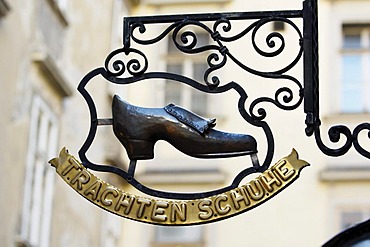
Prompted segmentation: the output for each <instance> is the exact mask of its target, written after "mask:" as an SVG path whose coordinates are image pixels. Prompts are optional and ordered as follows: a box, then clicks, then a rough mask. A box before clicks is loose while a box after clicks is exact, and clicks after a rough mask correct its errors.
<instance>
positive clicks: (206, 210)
mask: <svg viewBox="0 0 370 247" xmlns="http://www.w3.org/2000/svg"><path fill="white" fill-rule="evenodd" d="M211 204H212V201H211V200H210V199H203V200H201V201H200V202H199V204H198V208H199V210H200V211H201V212H200V213H199V214H198V217H199V219H201V220H208V219H209V218H211V217H212V215H213V210H212V208H210V206H211Z"/></svg>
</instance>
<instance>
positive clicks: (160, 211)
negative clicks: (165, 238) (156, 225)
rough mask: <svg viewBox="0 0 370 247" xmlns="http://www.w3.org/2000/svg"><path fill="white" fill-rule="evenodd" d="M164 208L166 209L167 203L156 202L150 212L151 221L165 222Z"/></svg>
mask: <svg viewBox="0 0 370 247" xmlns="http://www.w3.org/2000/svg"><path fill="white" fill-rule="evenodd" d="M165 208H168V202H162V201H156V202H155V203H154V206H153V210H152V220H154V221H166V220H167V216H166V215H165V214H164V209H165Z"/></svg>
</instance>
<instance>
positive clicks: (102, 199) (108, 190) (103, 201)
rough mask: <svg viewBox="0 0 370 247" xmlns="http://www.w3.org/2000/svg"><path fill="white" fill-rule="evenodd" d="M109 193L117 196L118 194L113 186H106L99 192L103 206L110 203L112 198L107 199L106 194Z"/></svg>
mask: <svg viewBox="0 0 370 247" xmlns="http://www.w3.org/2000/svg"><path fill="white" fill-rule="evenodd" d="M109 194H112V195H113V197H117V196H118V191H117V190H116V189H115V188H110V187H108V188H106V189H105V190H104V191H103V193H101V196H100V201H101V203H102V204H103V205H104V206H110V205H112V199H107V196H108V195H109Z"/></svg>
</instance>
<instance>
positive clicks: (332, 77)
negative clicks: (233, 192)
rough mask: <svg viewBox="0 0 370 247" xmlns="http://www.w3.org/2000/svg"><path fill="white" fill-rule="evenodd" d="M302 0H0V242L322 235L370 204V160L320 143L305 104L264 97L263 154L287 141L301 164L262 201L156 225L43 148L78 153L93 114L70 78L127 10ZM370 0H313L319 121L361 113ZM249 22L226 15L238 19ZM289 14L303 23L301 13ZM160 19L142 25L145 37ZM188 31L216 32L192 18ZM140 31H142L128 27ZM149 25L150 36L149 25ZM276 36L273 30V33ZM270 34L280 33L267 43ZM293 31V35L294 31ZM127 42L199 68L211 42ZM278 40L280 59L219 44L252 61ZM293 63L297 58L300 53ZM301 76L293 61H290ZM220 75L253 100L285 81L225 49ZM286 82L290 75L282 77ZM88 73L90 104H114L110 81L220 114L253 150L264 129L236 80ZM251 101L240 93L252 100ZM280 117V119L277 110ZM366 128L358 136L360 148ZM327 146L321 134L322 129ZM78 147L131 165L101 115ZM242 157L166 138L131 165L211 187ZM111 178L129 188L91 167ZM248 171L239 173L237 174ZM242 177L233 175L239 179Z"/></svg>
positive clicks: (114, 40)
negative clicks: (249, 138) (214, 83)
mask: <svg viewBox="0 0 370 247" xmlns="http://www.w3.org/2000/svg"><path fill="white" fill-rule="evenodd" d="M301 8H302V2H301V1H288V0H286V1H256V0H251V1H243V0H214V1H209V0H191V1H183V0H166V1H162V0H137V1H133V0H110V1H104V2H99V3H95V4H92V3H91V2H89V1H86V0H81V1H68V0H40V1H36V0H32V1H25V2H22V1H18V0H16V1H7V0H0V47H1V52H0V81H1V85H3V90H1V91H0V94H1V95H0V105H1V108H0V112H1V115H2V117H1V118H0V123H1V127H2V128H1V130H0V133H1V134H0V136H1V137H2V140H3V142H1V143H0V150H1V152H0V153H1V157H0V161H1V166H0V171H1V172H2V174H3V176H6V177H5V178H4V179H1V180H0V195H1V196H2V198H3V203H1V206H0V218H1V219H2V222H3V225H4V226H6V227H3V228H2V230H1V231H0V240H1V242H2V243H3V244H4V246H107V247H111V246H112V247H113V246H142V247H169V246H185V247H187V246H196V247H198V246H199V247H211V246H212V247H214V246H216V247H221V246H270V245H272V244H274V245H275V246H320V245H322V244H323V243H324V242H326V241H327V240H328V239H330V238H331V237H332V236H334V235H335V234H337V233H338V232H339V231H341V230H343V229H345V228H347V227H349V226H351V225H353V224H355V223H357V222H360V221H363V220H365V219H368V218H369V217H370V200H369V199H368V198H369V196H370V192H369V186H370V173H369V171H370V170H369V161H368V160H367V159H365V158H363V157H360V155H358V154H357V153H356V152H355V151H354V150H350V151H349V153H348V154H346V155H345V156H343V157H339V158H331V157H327V156H325V155H324V154H323V153H322V152H321V151H320V150H319V149H318V147H317V146H316V143H315V140H314V138H313V137H307V136H306V135H305V132H304V129H305V123H304V120H305V115H304V112H303V107H299V108H298V109H297V110H294V111H283V110H280V109H278V108H277V107H275V106H272V105H266V106H265V105H264V106H263V108H265V109H266V111H267V112H268V114H267V117H266V121H268V122H269V123H270V124H271V128H272V131H273V133H274V138H275V146H276V151H275V155H274V158H273V162H276V161H277V160H278V159H280V158H281V157H284V156H287V155H288V154H289V153H290V152H291V150H292V148H295V149H296V150H297V151H298V153H299V155H300V158H302V159H304V160H306V161H307V162H309V163H310V164H311V165H310V167H308V168H305V169H304V170H303V171H302V174H301V177H300V178H299V179H298V180H297V182H295V183H294V184H292V185H291V186H290V187H289V188H288V189H286V190H284V191H283V192H282V193H280V194H279V195H277V196H276V197H274V198H273V199H272V200H269V201H268V202H266V203H265V204H263V205H261V206H259V207H257V208H255V209H253V210H251V211H249V212H246V213H244V214H241V215H238V216H236V217H233V218H230V219H227V220H224V221H220V222H216V223H212V224H208V225H200V226H187V227H175V228H173V227H160V226H154V225H145V224H142V223H138V222H133V221H130V220H127V219H124V218H119V217H118V216H115V215H112V214H109V213H106V212H104V211H103V210H101V209H100V208H98V207H96V206H94V205H93V204H91V203H89V202H88V201H87V200H85V199H83V198H82V197H80V196H78V195H77V193H75V192H74V191H73V190H72V189H71V188H70V187H68V186H67V185H66V184H65V183H64V182H63V181H62V180H61V179H60V178H59V177H57V176H56V175H55V170H54V169H53V168H52V167H51V166H50V165H49V164H48V163H47V161H48V160H49V159H51V158H53V157H55V156H57V154H58V152H59V150H60V149H61V148H62V147H63V146H66V147H67V148H68V149H69V151H70V153H71V154H72V155H74V156H76V157H77V152H78V150H79V148H80V146H81V145H82V143H83V142H84V140H85V138H86V135H87V133H88V128H89V113H88V108H87V106H86V103H85V102H84V100H83V98H82V97H81V95H80V94H79V93H78V92H77V91H76V87H77V85H78V83H79V81H80V80H81V79H82V78H83V76H84V75H86V74H87V73H88V72H89V71H91V70H93V69H95V68H97V67H102V66H104V61H105V58H106V56H107V55H108V54H109V53H110V52H111V51H113V50H115V49H117V48H120V47H121V46H122V42H123V40H122V28H123V23H122V18H123V17H124V16H131V15H132V16H153V15H167V14H182V13H214V12H239V11H265V10H286V9H292V10H295V9H301ZM369 9H370V1H365V0H355V1H348V0H320V1H319V55H320V64H319V67H320V97H321V98H320V111H321V118H322V133H323V134H322V135H323V136H325V134H326V132H327V130H328V129H329V128H330V127H331V126H333V125H336V124H344V125H348V126H349V127H352V129H353V127H355V126H356V125H357V124H358V123H361V122H366V121H369V107H370V102H369V97H368V94H369V93H370V75H369V71H370V66H369V65H370V17H369V15H368V10H369ZM246 23H247V24H248V23H249V24H250V23H251V22H242V21H240V22H236V23H233V28H235V30H236V32H237V31H240V30H243V29H244V28H245V25H246ZM296 24H297V25H298V26H300V27H301V26H302V25H303V24H302V21H299V20H297V22H296ZM163 27H164V26H160V25H158V26H154V27H152V28H150V29H149V28H147V30H146V32H145V33H144V34H142V35H143V36H144V37H148V38H150V37H155V36H156V35H158V34H159V33H160V32H161V31H163ZM189 30H191V31H192V32H194V33H196V35H197V37H198V44H200V45H202V44H209V43H212V37H209V35H208V34H207V33H206V32H204V30H202V29H200V28H197V27H189ZM274 31H276V32H280V33H281V34H283V36H284V38H285V40H286V46H287V47H290V46H289V45H291V44H290V43H289V40H296V39H297V36H296V33H295V32H294V30H293V29H292V27H291V26H289V25H287V24H286V23H285V24H282V23H275V24H271V25H266V26H265V27H264V29H261V36H257V43H258V42H259V43H258V44H260V45H261V47H262V49H265V50H268V51H269V49H273V48H271V47H268V46H267V45H266V41H265V39H266V36H267V35H268V34H270V33H271V32H274ZM138 35H140V34H138ZM145 35H147V36H145ZM276 42H279V40H276ZM277 44H279V43H277ZM296 45H297V44H296ZM132 46H133V47H135V48H136V47H138V48H139V49H142V51H143V52H145V54H146V55H147V56H148V60H149V66H150V70H153V71H168V72H173V73H177V74H182V75H185V76H188V77H190V78H193V79H194V80H196V81H199V82H204V71H205V70H206V69H207V66H208V64H207V57H208V55H209V54H207V53H203V54H197V55H184V53H182V52H179V49H178V48H177V47H176V46H175V45H174V43H173V40H172V38H171V34H170V35H169V36H168V37H165V38H163V40H161V42H158V44H156V45H155V46H154V45H153V46H140V45H138V44H132ZM292 47H293V48H287V52H286V53H283V54H282V56H281V57H280V59H282V60H279V61H275V60H269V59H267V60H263V59H261V57H259V56H258V54H257V55H256V54H255V50H254V49H253V46H252V44H251V41H250V37H247V38H246V39H244V40H243V41H242V42H239V43H230V45H228V47H227V48H228V49H229V51H230V52H231V53H232V54H236V55H237V56H238V58H240V59H241V60H242V61H243V62H245V63H246V64H248V65H249V66H255V67H256V68H257V69H261V70H263V69H266V70H273V69H276V68H277V67H279V66H280V65H281V63H284V61H286V60H288V59H290V58H291V56H292V54H295V53H294V52H296V49H297V47H296V46H294V44H293V45H292ZM299 66H303V63H302V62H299V63H298V68H299ZM294 73H295V76H297V78H299V79H300V80H302V78H303V74H302V71H301V70H300V69H297V70H296V71H294ZM217 76H218V77H219V78H220V79H221V80H222V81H226V82H228V81H235V82H237V83H240V84H241V85H243V86H245V88H246V89H247V90H248V91H247V93H248V96H249V97H250V100H253V99H255V98H256V97H261V96H265V95H266V96H269V97H273V96H274V94H275V92H276V90H277V89H278V88H280V87H282V84H279V83H280V82H279V83H276V82H275V81H267V82H266V81H263V80H261V79H260V78H256V77H255V76H253V75H250V74H249V73H246V72H245V71H243V70H241V69H240V68H238V67H237V66H235V65H233V64H232V63H230V61H229V62H228V65H227V66H225V67H224V68H223V69H222V70H219V71H217ZM282 83H286V82H282ZM91 85H92V86H91V88H90V87H89V90H90V92H91V93H92V95H93V97H94V99H95V102H96V104H97V105H98V114H99V116H100V117H103V118H110V117H111V102H112V98H113V96H114V95H115V94H118V95H120V96H121V97H122V98H124V99H125V100H127V101H128V102H130V103H133V104H135V105H140V106H145V107H163V106H165V105H167V104H168V103H171V102H173V103H176V104H178V105H181V106H183V107H185V108H187V109H190V110H192V111H194V112H196V113H198V114H199V115H202V116H204V117H209V118H212V117H215V118H217V129H220V130H224V131H229V132H238V133H247V134H250V135H253V136H254V137H255V138H256V139H257V141H258V151H259V153H258V156H259V158H260V160H262V161H263V159H264V156H265V155H266V152H267V151H266V150H267V148H266V143H265V142H266V141H265V137H264V134H263V133H262V132H261V131H260V130H259V129H258V128H255V127H253V126H249V125H248V124H247V123H246V121H244V120H243V119H242V118H241V116H240V114H239V113H238V108H237V97H236V96H235V95H234V94H232V93H226V94H220V95H205V94H204V93H201V92H200V91H197V90H194V89H193V88H191V87H188V86H186V85H182V84H179V83H176V82H174V81H172V80H160V79H155V80H151V81H150V82H147V81H144V82H140V83H134V84H130V85H124V86H122V85H121V86H117V85H112V84H111V83H109V82H107V81H106V80H104V79H103V78H97V79H96V80H95V79H94V82H93V83H92V84H91ZM249 102H250V101H249ZM282 119H284V121H282ZM366 134H367V133H365V134H364V135H363V136H361V137H360V142H361V143H362V144H363V146H364V147H368V150H369V149H370V145H368V144H367V143H368V138H367V136H366ZM324 141H325V143H328V145H330V146H334V147H336V146H338V145H339V146H340V144H341V142H339V144H338V145H337V144H333V145H331V144H330V141H329V140H324ZM88 156H89V158H90V159H91V160H93V161H94V162H99V163H106V164H111V165H115V166H118V167H120V168H122V169H127V168H128V159H127V155H126V152H125V150H124V149H123V147H122V146H121V144H120V143H119V142H118V140H116V139H115V137H114V135H113V132H112V129H111V127H109V126H107V127H102V128H99V132H98V135H97V137H96V140H95V141H94V144H93V146H92V147H91V149H90V151H89V153H88ZM250 165H251V161H250V159H249V158H248V157H239V158H232V159H213V160H208V159H207V160H203V159H194V158H189V157H187V156H186V155H183V154H182V153H180V152H179V151H178V150H176V149H175V148H174V147H172V146H171V145H170V144H168V143H166V142H158V143H157V144H156V146H155V159H153V160H149V161H139V162H138V166H137V168H136V174H137V175H138V179H139V180H140V181H141V182H142V183H143V184H145V185H147V186H149V187H152V188H156V189H161V190H166V191H178V192H197V191H207V190H211V189H217V188H220V187H224V186H226V185H228V184H230V183H231V181H232V180H233V178H234V177H235V175H236V174H238V172H240V171H241V170H242V169H244V168H245V167H248V166H250ZM97 176H99V177H101V178H102V179H104V180H106V181H108V182H110V183H111V184H113V185H115V186H116V187H119V188H121V189H124V190H127V191H129V192H132V193H138V192H137V191H136V190H134V189H133V188H132V187H131V186H129V185H128V184H127V183H126V182H124V181H122V179H120V178H118V177H116V176H114V175H111V174H102V173H97ZM252 178H253V176H251V177H247V180H249V179H252ZM247 180H243V182H247Z"/></svg>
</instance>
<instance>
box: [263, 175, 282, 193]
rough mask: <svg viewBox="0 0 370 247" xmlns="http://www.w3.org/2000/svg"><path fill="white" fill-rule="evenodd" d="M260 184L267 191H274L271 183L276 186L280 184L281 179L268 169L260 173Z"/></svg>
mask: <svg viewBox="0 0 370 247" xmlns="http://www.w3.org/2000/svg"><path fill="white" fill-rule="evenodd" d="M261 180H262V184H263V186H264V187H265V189H266V190H267V191H269V192H272V191H274V188H273V185H274V184H275V185H276V186H277V187H279V186H280V185H281V181H280V180H279V179H278V178H277V177H276V176H275V174H274V173H273V172H272V171H270V170H268V171H267V172H266V173H264V174H262V175H261Z"/></svg>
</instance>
